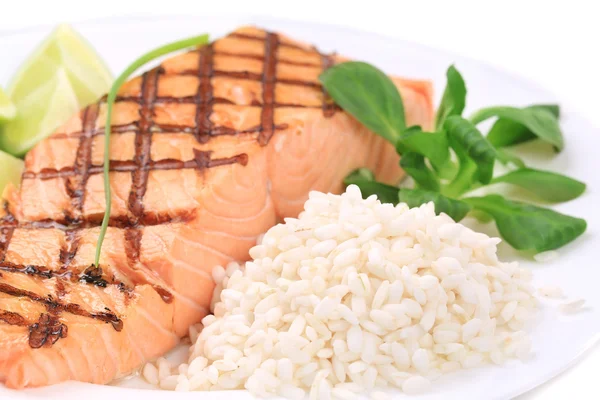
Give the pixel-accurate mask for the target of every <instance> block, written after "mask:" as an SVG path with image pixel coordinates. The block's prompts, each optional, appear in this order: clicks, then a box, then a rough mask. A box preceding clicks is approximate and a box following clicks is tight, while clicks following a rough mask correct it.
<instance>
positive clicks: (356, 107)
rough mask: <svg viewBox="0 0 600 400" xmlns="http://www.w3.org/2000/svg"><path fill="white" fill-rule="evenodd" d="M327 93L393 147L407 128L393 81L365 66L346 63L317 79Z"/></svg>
mask: <svg viewBox="0 0 600 400" xmlns="http://www.w3.org/2000/svg"><path fill="white" fill-rule="evenodd" d="M319 79H320V81H321V83H322V84H323V86H324V87H325V89H326V90H327V93H328V94H329V95H330V96H331V97H332V98H333V100H335V102H336V103H337V104H338V105H339V106H340V107H342V108H343V109H344V110H346V111H348V113H350V114H351V115H352V116H353V117H354V118H356V119H357V120H359V121H360V122H361V123H362V124H363V125H364V126H366V127H367V128H369V129H370V130H372V131H373V132H375V133H377V134H378V135H380V136H383V137H384V138H385V139H386V140H388V141H390V142H392V143H395V142H396V141H397V140H398V139H399V138H400V134H401V133H402V132H403V131H404V129H405V128H406V122H405V119H404V103H402V98H401V97H400V93H398V89H396V86H395V85H394V83H393V82H392V80H391V79H390V78H389V77H388V76H387V75H386V74H384V73H383V72H381V71H380V70H379V69H377V68H375V67H373V66H372V65H369V64H367V63H364V62H356V61H351V62H345V63H342V64H338V65H336V66H334V67H331V68H329V69H327V70H326V71H325V72H323V73H322V74H321V76H320V77H319Z"/></svg>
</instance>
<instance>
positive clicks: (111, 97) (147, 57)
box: [94, 34, 208, 266]
mask: <svg viewBox="0 0 600 400" xmlns="http://www.w3.org/2000/svg"><path fill="white" fill-rule="evenodd" d="M207 43H208V35H207V34H204V35H200V36H194V37H191V38H188V39H183V40H178V41H176V42H173V43H169V44H166V45H164V46H161V47H158V48H156V49H154V50H152V51H149V52H148V53H146V54H144V55H142V56H141V57H140V58H138V59H137V60H135V61H134V62H133V63H131V65H130V66H129V67H127V69H125V71H123V73H122V74H121V75H119V77H118V78H117V79H116V80H115V82H114V83H113V85H112V87H111V89H110V92H109V93H108V98H107V100H106V124H105V127H104V194H105V198H106V210H105V212H104V219H103V220H102V227H101V229H100V235H99V237H98V244H97V245H96V258H95V261H94V265H96V266H99V264H100V253H101V250H102V243H103V242H104V237H105V236H106V230H107V229H108V222H109V220H110V209H111V206H112V199H111V197H112V196H111V189H110V176H109V172H110V133H111V131H110V129H111V121H112V110H113V105H114V103H115V99H116V98H117V92H118V91H119V89H120V88H121V86H122V85H123V83H125V81H126V80H127V79H128V78H129V77H130V76H131V75H132V74H133V73H134V72H135V71H137V69H138V68H140V67H142V66H143V65H145V64H146V63H148V62H150V61H152V60H155V59H157V58H159V57H162V56H164V55H167V54H169V53H172V52H174V51H179V50H183V49H187V48H189V47H196V46H201V45H205V44H207Z"/></svg>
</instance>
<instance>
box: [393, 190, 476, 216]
mask: <svg viewBox="0 0 600 400" xmlns="http://www.w3.org/2000/svg"><path fill="white" fill-rule="evenodd" d="M398 199H399V200H400V201H401V202H403V203H406V204H407V205H408V206H409V207H417V206H420V205H421V204H424V203H429V202H430V201H432V202H433V204H434V205H435V212H436V213H437V214H440V213H445V214H448V215H449V216H450V217H451V218H452V219H453V220H455V221H460V220H461V219H463V218H464V217H465V215H467V213H468V212H469V211H470V210H471V206H470V205H469V204H467V203H465V202H464V201H461V200H455V199H451V198H450V197H446V196H444V195H443V194H441V193H439V192H433V191H430V190H421V189H400V192H399V193H398Z"/></svg>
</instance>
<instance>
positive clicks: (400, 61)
mask: <svg viewBox="0 0 600 400" xmlns="http://www.w3.org/2000/svg"><path fill="white" fill-rule="evenodd" d="M250 23H252V24H256V25H259V26H263V27H266V28H269V29H273V30H280V31H283V32H285V33H287V34H289V35H291V36H293V37H297V38H300V39H303V40H306V41H308V42H312V43H315V44H317V45H318V46H319V47H320V48H321V49H323V50H326V51H331V50H337V51H338V52H339V53H341V54H344V55H347V56H350V57H353V58H356V59H363V60H368V61H369V62H371V63H374V64H376V65H378V66H379V67H380V68H382V69H384V70H385V71H387V72H389V73H394V74H397V75H401V76H407V77H414V78H426V79H433V80H434V81H435V84H436V90H437V93H438V96H439V92H440V91H441V90H442V88H443V85H444V83H445V70H446V68H447V66H448V65H449V64H451V63H455V64H456V66H457V67H458V68H459V70H460V71H461V72H462V73H463V75H464V76H465V79H466V82H467V84H468V87H469V96H468V99H469V104H468V110H467V114H468V112H469V110H473V109H475V108H479V107H482V106H486V105H498V104H511V105H526V104H530V103H536V102H553V101H556V100H555V99H553V97H552V95H550V94H549V93H547V92H545V91H544V90H542V89H540V88H538V87H536V86H534V85H532V84H531V83H529V82H527V81H524V80H522V79H520V78H519V77H515V76H512V75H509V74H507V73H505V72H502V71H499V70H497V69H494V68H492V67H489V66H487V65H483V64H480V63H477V62H474V61H472V60H469V59H466V58H463V57H459V56H456V55H453V54H449V53H446V52H444V51H440V50H434V49H430V48H427V47H423V46H420V45H417V44H412V43H406V42H401V41H398V40H393V39H389V38H386V37H381V36H377V35H374V34H370V33H366V32H358V31H353V30H347V29H341V28H338V27H333V26H326V25H315V24H306V23H298V22H291V21H281V20H272V19H268V18H263V17H202V18H199V17H195V18H191V17H179V18H173V17H171V18H159V19H135V18H133V19H132V18H127V19H109V20H103V21H95V22H88V23H81V24H76V25H75V27H76V28H77V29H78V30H79V31H80V32H81V33H82V34H83V35H84V36H86V37H87V38H88V39H89V40H90V42H91V43H92V44H93V45H94V46H95V47H96V49H97V50H98V51H99V53H100V54H101V55H102V56H103V57H104V58H105V59H106V60H107V62H108V64H109V66H110V67H111V68H112V69H113V71H116V72H118V71H121V70H122V69H123V68H125V66H126V65H127V64H128V63H129V62H131V61H132V60H133V59H134V58H135V57H137V56H138V55H140V54H142V53H143V52H145V51H146V50H148V49H151V48H153V47H155V46H157V45H159V44H162V43H165V42H168V41H171V40H174V39H177V38H182V37H186V36H190V35H193V34H198V33H200V32H210V34H211V35H212V36H213V37H218V36H220V35H222V34H224V33H226V32H228V31H229V30H231V29H233V28H235V27H236V26H238V25H241V24H250ZM49 30H50V28H48V29H39V30H31V31H26V32H19V33H15V34H11V35H7V36H0V54H4V55H10V57H2V61H1V62H0V83H6V82H7V81H8V79H9V78H10V76H11V75H12V73H13V72H14V71H15V69H16V68H17V66H18V65H19V63H20V62H21V61H22V60H23V59H24V58H25V57H26V55H27V54H28V53H29V52H30V51H31V50H32V49H33V48H34V46H35V45H36V44H37V43H38V42H39V41H40V40H41V39H42V38H43V37H44V35H46V34H47V33H48V32H49ZM562 106H563V110H564V113H563V128H564V132H565V136H566V143H567V146H566V149H565V151H563V152H562V153H561V154H559V155H557V156H556V157H550V155H551V153H550V152H548V151H541V152H538V154H537V155H536V156H535V157H533V160H532V163H531V164H532V165H534V166H540V167H543V168H546V169H552V170H556V171H562V172H566V173H568V174H569V175H571V176H574V177H576V178H578V179H580V180H582V181H584V182H586V183H587V184H588V187H589V189H588V191H587V193H586V194H585V195H584V196H583V197H581V198H579V199H577V200H576V201H573V202H570V203H567V204H562V205H560V206H558V207H556V209H558V210H560V211H563V212H565V213H569V214H573V215H578V216H581V217H585V218H586V219H587V221H588V224H589V228H588V231H587V233H586V234H585V235H584V236H583V237H582V238H580V239H578V240H577V241H576V242H575V243H573V244H571V245H569V246H567V247H565V248H563V249H561V250H560V257H559V258H558V259H556V260H554V261H552V262H550V263H546V264H539V263H535V262H532V261H526V260H522V262H523V264H524V265H526V266H527V267H529V268H531V269H533V270H534V271H535V283H536V284H537V285H540V286H541V285H544V284H556V285H559V286H561V287H562V288H563V289H564V291H565V293H566V294H567V295H568V296H569V297H570V298H584V299H586V301H587V303H586V305H587V307H588V309H587V310H586V311H585V312H582V313H580V314H577V315H575V316H569V317H566V316H563V315H561V314H560V312H558V309H557V306H558V304H559V302H544V304H543V309H542V315H541V318H540V321H539V323H538V324H537V325H536V326H535V327H534V330H533V333H532V338H533V343H534V351H535V356H534V358H533V359H532V360H531V361H529V362H527V363H521V362H512V363H510V364H507V365H506V366H503V367H486V368H482V369H476V370H471V371H462V372H460V373H456V374H453V375H450V376H445V377H444V378H442V379H440V380H438V381H436V382H435V384H434V385H433V389H432V391H430V392H429V393H427V394H425V395H422V396H418V397H415V398H418V399H423V400H425V399H428V400H433V399H444V400H453V399H456V400H458V399H461V400H464V399H473V400H481V399H492V400H494V399H510V398H513V397H515V396H517V395H519V394H521V393H524V392H526V391H528V390H530V389H532V388H534V387H535V386H538V385H540V384H542V383H543V382H545V381H547V380H549V379H550V378H552V377H553V376H555V375H557V374H558V373H560V372H561V371H563V370H564V369H565V368H567V367H568V366H569V365H571V364H572V363H573V362H575V361H576V360H577V358H578V357H579V356H581V355H582V353H583V352H585V351H586V350H587V349H589V348H590V346H592V345H593V344H594V343H595V342H596V341H597V340H598V339H599V338H600V290H598V284H597V282H598V281H600V267H599V266H598V261H597V258H596V257H595V255H596V254H597V253H596V251H597V248H595V245H597V244H596V240H597V234H596V232H597V229H598V226H600V213H599V212H598V211H597V209H596V207H594V204H596V205H598V204H600V196H598V193H597V192H596V190H597V188H599V187H600V178H599V174H598V169H599V167H600V161H599V160H598V156H597V152H598V149H599V148H600V134H599V132H598V131H597V130H596V129H595V128H593V127H592V125H590V124H589V123H587V122H586V121H584V120H582V119H581V118H580V117H578V116H577V115H576V114H574V113H573V112H572V111H571V110H569V109H567V108H565V105H564V104H562ZM0 173H1V172H0ZM482 229H487V230H489V231H490V232H491V233H492V234H495V232H494V230H493V227H489V226H488V227H485V228H482ZM501 252H502V255H503V256H504V257H505V258H515V257H517V255H516V254H515V253H514V252H511V251H510V249H508V247H503V248H501ZM120 385H121V386H120V387H115V386H94V385H90V384H83V383H74V382H73V383H72V382H68V383H65V384H62V385H57V386H53V387H48V388H41V389H35V390H26V391H21V392H16V391H11V390H7V389H5V388H4V387H1V386H0V398H10V399H33V398H54V397H58V396H60V398H61V399H63V400H70V399H77V400H79V399H82V398H85V399H87V400H95V399H102V400H105V399H108V398H118V399H120V398H125V397H126V396H132V397H135V398H138V397H141V396H144V398H145V399H147V400H162V399H165V400H166V399H190V398H194V399H198V398H201V399H235V400H238V399H240V400H241V399H251V398H252V396H250V395H249V394H248V393H246V392H204V393H173V392H162V391H149V390H143V389H140V388H143V387H144V385H143V383H142V382H141V380H139V379H137V378H133V379H130V380H128V381H125V382H121V383H120ZM398 397H404V396H403V395H402V394H400V393H398Z"/></svg>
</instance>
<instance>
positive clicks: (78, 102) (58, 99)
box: [0, 25, 112, 156]
mask: <svg viewBox="0 0 600 400" xmlns="http://www.w3.org/2000/svg"><path fill="white" fill-rule="evenodd" d="M111 83H112V76H111V74H110V72H109V71H108V68H107V67H106V65H105V64H104V62H103V61H102V60H101V58H100V57H99V56H98V54H97V53H96V51H95V50H94V49H93V48H92V47H91V46H90V45H89V44H88V43H87V42H86V41H85V39H83V38H82V37H81V36H80V35H79V34H78V33H77V32H75V31H74V30H73V29H72V28H71V27H70V26H68V25H60V26H59V27H58V28H56V29H55V30H54V31H53V32H52V33H51V34H50V35H49V36H48V38H46V40H44V42H43V43H42V44H40V46H39V47H38V48H37V49H36V50H35V51H34V52H33V53H32V54H31V56H29V58H28V59H27V60H26V61H25V63H24V64H23V65H22V66H21V68H20V69H19V71H18V72H17V73H16V75H15V77H14V78H13V80H12V82H11V83H10V85H9V86H8V88H7V93H8V95H9V96H10V99H11V100H12V102H13V103H14V105H15V106H16V108H17V116H16V117H15V119H14V120H13V121H11V122H9V123H7V124H6V125H5V126H4V132H3V133H2V134H0V149H3V150H5V151H7V152H8V153H11V154H13V155H15V156H22V155H23V154H25V153H26V152H27V151H28V150H29V149H30V148H31V147H33V146H34V145H35V144H36V143H37V142H39V141H40V140H42V139H43V138H45V137H46V136H48V135H49V134H50V133H52V131H54V130H55V129H56V128H58V127H59V126H60V125H61V124H62V123H64V122H65V121H66V120H67V119H68V118H69V117H71V116H72V115H73V114H74V113H76V112H77V111H78V110H79V109H80V108H82V107H85V106H86V105H88V104H90V103H92V102H94V101H96V100H97V99H98V98H99V97H100V96H102V95H103V94H105V93H106V92H108V90H109V89H110V86H111Z"/></svg>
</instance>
